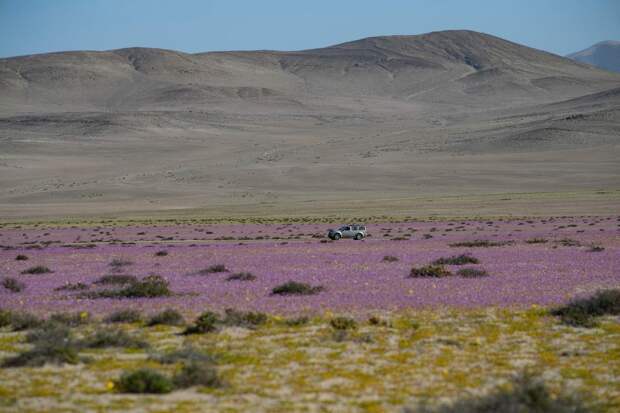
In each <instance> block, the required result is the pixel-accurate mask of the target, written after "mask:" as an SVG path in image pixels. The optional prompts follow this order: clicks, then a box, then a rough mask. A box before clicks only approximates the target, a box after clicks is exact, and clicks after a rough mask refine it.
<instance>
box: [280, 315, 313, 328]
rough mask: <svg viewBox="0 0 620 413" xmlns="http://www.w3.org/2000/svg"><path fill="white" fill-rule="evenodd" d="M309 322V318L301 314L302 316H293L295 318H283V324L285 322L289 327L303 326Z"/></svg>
mask: <svg viewBox="0 0 620 413" xmlns="http://www.w3.org/2000/svg"><path fill="white" fill-rule="evenodd" d="M309 322H310V319H309V318H308V317H305V316H302V317H295V318H287V319H286V320H284V324H286V325H287V326H289V327H299V326H303V325H305V324H308V323H309Z"/></svg>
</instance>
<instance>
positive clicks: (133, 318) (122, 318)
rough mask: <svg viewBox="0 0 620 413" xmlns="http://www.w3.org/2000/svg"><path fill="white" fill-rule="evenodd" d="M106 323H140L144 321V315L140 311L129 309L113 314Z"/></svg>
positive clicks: (107, 318)
mask: <svg viewBox="0 0 620 413" xmlns="http://www.w3.org/2000/svg"><path fill="white" fill-rule="evenodd" d="M104 321H105V322H106V323H139V322H140V321H142V314H141V313H140V311H138V310H134V309H131V308H128V309H125V310H118V311H115V312H113V313H111V314H110V315H108V316H107V317H106V318H105V319H104Z"/></svg>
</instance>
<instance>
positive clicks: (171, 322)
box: [146, 308, 185, 327]
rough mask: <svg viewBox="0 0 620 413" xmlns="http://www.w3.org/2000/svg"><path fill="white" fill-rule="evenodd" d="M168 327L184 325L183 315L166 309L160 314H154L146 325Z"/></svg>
mask: <svg viewBox="0 0 620 413" xmlns="http://www.w3.org/2000/svg"><path fill="white" fill-rule="evenodd" d="M159 324H163V325H168V326H180V325H183V324H185V319H184V318H183V315H181V313H179V312H178V311H176V310H173V309H171V308H168V309H166V310H164V311H162V312H161V313H157V314H154V315H153V316H151V318H150V319H149V320H148V322H147V323H146V325H147V326H149V327H151V326H155V325H159Z"/></svg>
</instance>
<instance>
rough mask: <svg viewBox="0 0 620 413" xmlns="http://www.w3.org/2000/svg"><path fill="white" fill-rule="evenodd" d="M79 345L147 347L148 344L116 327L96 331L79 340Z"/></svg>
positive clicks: (85, 346) (86, 346) (90, 346)
mask: <svg viewBox="0 0 620 413" xmlns="http://www.w3.org/2000/svg"><path fill="white" fill-rule="evenodd" d="M80 345H81V346H82V347H84V348H108V347H124V348H147V347H148V346H149V344H148V343H147V342H145V341H143V340H141V339H139V338H137V337H134V336H131V335H129V334H127V333H126V332H125V331H123V330H116V329H104V330H99V331H96V332H95V333H94V334H92V335H90V336H88V337H85V338H84V339H83V340H81V341H80Z"/></svg>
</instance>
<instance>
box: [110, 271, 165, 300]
mask: <svg viewBox="0 0 620 413" xmlns="http://www.w3.org/2000/svg"><path fill="white" fill-rule="evenodd" d="M168 285H169V283H168V281H166V280H165V279H164V278H162V277H160V276H159V275H149V276H148V277H145V278H144V279H142V280H140V281H137V282H135V283H132V284H130V285H129V286H128V287H126V288H124V289H122V290H121V291H120V296H121V297H127V298H136V297H145V298H153V297H166V296H169V295H170V294H172V293H171V291H170V289H169V288H168Z"/></svg>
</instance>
